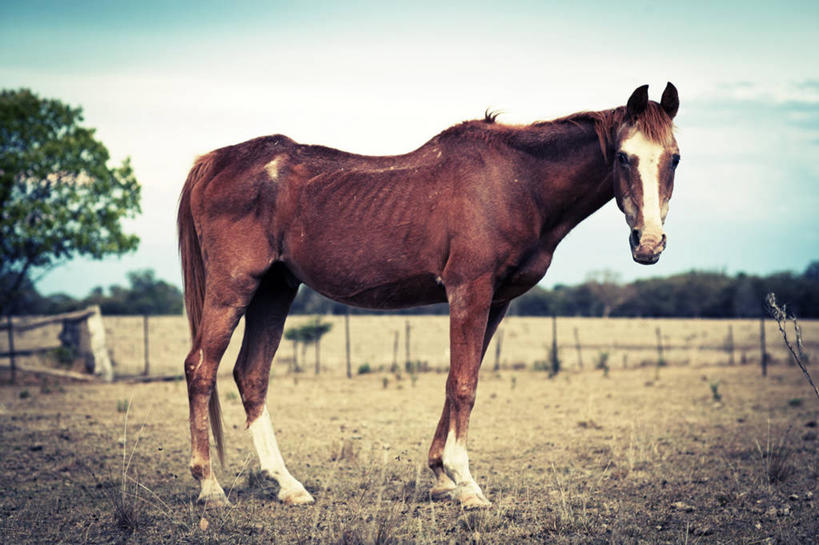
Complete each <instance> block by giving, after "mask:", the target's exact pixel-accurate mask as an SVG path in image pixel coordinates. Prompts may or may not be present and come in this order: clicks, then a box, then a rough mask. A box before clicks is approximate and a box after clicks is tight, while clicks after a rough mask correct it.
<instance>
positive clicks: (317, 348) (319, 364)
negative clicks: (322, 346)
mask: <svg viewBox="0 0 819 545" xmlns="http://www.w3.org/2000/svg"><path fill="white" fill-rule="evenodd" d="M319 342H321V341H319V339H316V374H317V375H318V374H319V373H320V372H321V361H319Z"/></svg>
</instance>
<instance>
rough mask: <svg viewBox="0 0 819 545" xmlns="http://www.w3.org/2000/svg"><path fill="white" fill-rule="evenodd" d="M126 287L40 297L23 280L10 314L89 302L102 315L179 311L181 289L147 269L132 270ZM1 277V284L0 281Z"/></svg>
mask: <svg viewBox="0 0 819 545" xmlns="http://www.w3.org/2000/svg"><path fill="white" fill-rule="evenodd" d="M127 277H128V284H129V286H128V287H127V288H126V287H122V286H116V285H115V286H110V287H109V288H108V289H107V290H106V289H103V288H102V287H96V288H94V289H93V290H91V293H89V294H88V296H87V297H85V298H83V299H74V298H73V297H69V296H68V295H64V294H57V295H50V296H48V297H43V296H41V295H40V294H39V293H38V292H37V290H36V289H35V288H34V286H33V285H32V284H31V282H30V281H28V280H26V281H25V282H24V283H23V285H22V287H21V288H20V290H19V296H18V297H17V300H16V302H15V303H14V306H13V308H12V313H13V314H18V315H19V314H58V313H60V312H68V311H71V310H76V309H80V308H85V307H88V306H90V305H99V306H100V309H101V310H102V313H103V314H110V315H117V314H121V315H132V314H140V315H141V314H151V315H162V314H182V308H183V301H182V290H180V289H179V288H178V287H176V286H174V285H173V284H169V283H168V282H165V281H164V280H159V279H157V278H156V277H155V275H154V271H152V270H150V269H145V270H140V271H132V272H129V273H128V275H127ZM3 281H4V280H3V278H0V284H2V282H3Z"/></svg>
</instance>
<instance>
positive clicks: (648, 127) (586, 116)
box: [533, 101, 674, 159]
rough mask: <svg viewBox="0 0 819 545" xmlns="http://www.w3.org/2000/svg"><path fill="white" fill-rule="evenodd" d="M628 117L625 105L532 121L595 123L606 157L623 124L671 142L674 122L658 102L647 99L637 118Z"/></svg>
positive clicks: (542, 124)
mask: <svg viewBox="0 0 819 545" xmlns="http://www.w3.org/2000/svg"><path fill="white" fill-rule="evenodd" d="M627 117H628V114H627V113H626V108H625V106H620V107H619V108H613V109H611V110H602V111H599V112H589V111H583V112H577V113H574V114H570V115H567V116H564V117H559V118H557V119H553V120H551V121H539V122H537V123H534V124H533V126H537V127H543V126H546V125H550V124H559V123H572V124H575V125H581V124H582V123H583V122H589V121H590V122H592V123H593V124H594V130H595V132H596V133H597V138H598V139H599V141H600V149H601V151H602V152H603V157H604V158H606V159H607V158H608V152H607V150H608V149H610V148H611V147H612V146H613V145H614V143H615V142H616V140H617V131H619V130H620V127H622V126H623V125H624V124H627V125H629V126H631V127H635V128H636V129H637V130H638V131H640V132H642V133H643V134H644V135H645V137H646V138H648V139H649V140H651V141H653V142H657V143H660V144H663V145H667V144H669V143H670V142H671V139H672V138H673V135H674V123H673V121H672V120H671V118H670V117H669V116H668V114H667V113H666V112H665V110H663V108H662V106H660V105H659V104H658V103H656V102H653V101H649V103H648V105H647V107H646V109H645V110H644V111H643V113H641V114H640V115H639V116H637V117H636V119H628V118H627Z"/></svg>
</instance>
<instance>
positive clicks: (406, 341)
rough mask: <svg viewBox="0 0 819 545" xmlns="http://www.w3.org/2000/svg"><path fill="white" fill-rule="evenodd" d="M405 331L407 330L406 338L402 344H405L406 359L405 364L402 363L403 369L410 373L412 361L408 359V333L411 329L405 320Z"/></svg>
mask: <svg viewBox="0 0 819 545" xmlns="http://www.w3.org/2000/svg"><path fill="white" fill-rule="evenodd" d="M406 329H407V333H406V338H405V339H404V342H405V348H406V351H407V359H406V362H405V363H404V369H405V370H406V371H407V372H410V371H411V370H412V359H410V331H411V329H412V327H411V326H410V323H409V320H407V326H406Z"/></svg>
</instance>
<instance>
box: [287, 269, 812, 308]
mask: <svg viewBox="0 0 819 545" xmlns="http://www.w3.org/2000/svg"><path fill="white" fill-rule="evenodd" d="M769 292H774V293H776V296H777V299H779V300H780V301H783V302H785V303H786V304H787V306H788V309H789V310H790V311H792V312H793V313H794V314H796V315H797V316H798V317H801V318H819V261H814V262H813V263H811V264H810V265H809V266H808V267H807V268H806V269H805V271H803V272H802V273H793V272H779V273H774V274H770V275H767V276H756V275H749V274H745V273H739V274H737V275H734V276H730V275H728V274H726V273H721V272H702V271H690V272H686V273H682V274H675V275H672V276H668V277H658V278H650V279H646V280H635V281H633V282H628V283H623V282H620V281H618V279H617V277H616V275H614V274H612V273H610V272H606V271H602V272H598V273H593V274H592V275H590V277H589V278H588V279H587V280H586V281H585V282H582V283H580V284H577V285H573V286H567V285H557V286H555V287H554V288H552V289H546V288H542V287H540V286H535V287H534V288H532V289H531V290H529V291H528V292H527V293H525V294H524V295H522V296H520V297H518V298H517V299H515V300H514V301H512V304H511V305H510V307H509V311H508V313H507V315H510V316H552V315H555V316H587V317H645V318H667V317H680V318H756V317H759V316H762V315H763V314H764V309H763V306H762V301H763V298H764V297H765V295H766V294H767V293H769ZM346 312H348V307H347V306H346V305H344V304H342V303H337V302H335V301H332V300H330V299H327V298H326V297H324V296H322V295H321V294H318V293H316V292H315V291H313V290H311V289H309V288H306V287H302V289H301V290H300V291H299V295H298V296H297V297H296V300H295V301H294V302H293V307H292V309H291V313H294V314H344V313H346ZM349 312H350V313H353V314H373V313H377V312H378V311H372V310H363V309H357V308H352V307H351V308H349ZM385 312H386V313H389V314H446V313H447V312H448V308H447V305H446V304H439V305H429V306H425V307H416V308H410V309H403V310H399V311H395V310H391V311H385Z"/></svg>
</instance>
